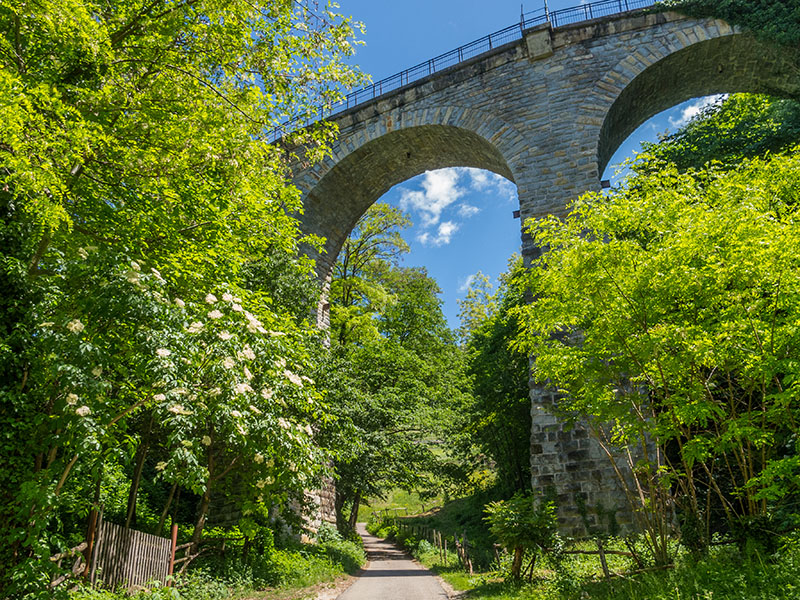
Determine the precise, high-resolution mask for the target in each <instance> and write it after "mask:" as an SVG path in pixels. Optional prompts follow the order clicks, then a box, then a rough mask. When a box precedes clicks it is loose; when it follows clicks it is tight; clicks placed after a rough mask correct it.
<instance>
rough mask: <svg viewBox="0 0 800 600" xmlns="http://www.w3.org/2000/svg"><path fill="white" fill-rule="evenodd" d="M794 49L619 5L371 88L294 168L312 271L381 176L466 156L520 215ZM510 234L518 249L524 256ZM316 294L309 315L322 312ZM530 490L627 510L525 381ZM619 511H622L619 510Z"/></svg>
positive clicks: (762, 89)
mask: <svg viewBox="0 0 800 600" xmlns="http://www.w3.org/2000/svg"><path fill="white" fill-rule="evenodd" d="M798 64H800V62H798V60H797V56H796V55H795V54H793V53H792V52H789V51H788V50H787V49H785V48H783V49H782V48H777V47H772V46H770V45H767V44H765V43H762V42H759V41H757V40H756V39H755V38H754V37H753V36H751V35H749V34H746V33H743V32H741V31H739V30H737V29H736V28H732V27H731V26H729V25H728V24H727V23H725V22H723V21H719V20H711V19H709V20H697V19H692V18H687V17H685V16H683V15H680V14H678V13H673V12H666V13H648V12H643V11H632V12H626V13H621V14H617V15H614V16H610V17H604V18H600V19H595V20H591V21H584V22H580V23H577V24H574V25H569V26H565V27H559V28H556V29H553V28H551V26H550V25H549V24H544V25H540V26H538V27H534V28H531V29H528V30H524V31H522V34H521V39H519V40H516V41H512V42H510V43H507V44H505V45H503V46H500V47H497V48H494V49H493V50H490V51H488V52H485V53H483V54H481V55H479V56H476V57H474V58H473V59H470V60H468V61H465V62H461V63H460V64H457V65H455V66H453V67H450V68H448V69H446V70H444V71H441V72H439V73H435V74H432V75H430V76H428V77H425V78H423V79H421V80H419V81H416V82H412V83H411V84H408V85H405V86H404V87H401V88H400V89H398V90H396V91H393V92H390V93H387V94H384V95H382V96H379V97H377V98H375V99H373V100H370V101H368V102H365V103H362V104H359V105H358V106H355V107H354V108H351V109H349V110H347V111H344V112H341V113H339V114H337V115H335V116H333V117H332V118H331V119H332V120H333V121H335V122H336V123H338V125H339V128H340V133H339V137H338V141H337V142H336V143H335V144H334V146H333V152H332V156H331V157H330V158H329V159H327V160H325V161H324V162H322V163H321V164H317V165H315V166H313V167H305V168H301V167H297V169H296V170H295V172H294V182H295V184H296V185H297V186H298V187H299V189H300V190H301V191H302V193H303V195H304V207H305V215H304V216H303V225H304V227H305V230H306V231H307V232H309V233H314V234H318V235H320V236H322V237H324V238H325V239H326V240H327V241H326V245H325V252H324V253H323V254H321V255H316V256H315V259H316V260H317V266H318V274H319V276H320V278H321V279H322V280H323V281H325V280H326V279H328V278H329V277H330V272H331V269H332V264H333V262H334V261H335V259H336V256H337V254H338V252H339V249H340V248H341V246H342V244H343V242H344V240H345V239H346V237H347V235H348V234H349V233H350V231H351V229H352V227H353V226H354V225H355V223H356V221H357V220H358V219H359V218H360V217H361V215H362V214H363V213H364V211H365V210H366V209H367V208H368V207H369V206H370V205H371V204H372V203H374V202H375V201H376V200H378V199H379V198H380V197H381V196H382V195H383V194H384V193H385V192H387V191H388V190H389V189H390V188H391V187H392V186H393V185H395V184H397V183H400V182H402V181H404V180H406V179H408V178H410V177H413V176H415V175H418V174H420V173H423V172H424V171H426V170H432V169H439V168H444V167H456V166H459V167H477V168H481V169H487V170H489V171H493V172H495V173H498V174H500V175H502V176H504V177H506V178H508V179H509V180H511V181H512V182H513V183H514V184H516V186H517V190H518V195H519V202H520V213H521V217H522V222H523V223H524V222H525V220H526V219H529V218H532V217H540V216H544V215H547V214H555V215H562V216H563V215H564V213H565V208H566V206H567V203H568V202H569V201H570V200H571V199H573V198H575V197H576V196H578V195H579V194H581V193H583V192H586V191H590V190H599V189H600V188H601V182H600V176H601V174H602V172H603V170H604V169H605V167H606V165H607V163H608V161H609V159H610V158H611V156H612V155H613V153H614V152H615V150H616V149H617V147H618V146H619V145H620V144H621V143H622V142H623V141H624V140H625V139H626V138H627V137H628V136H629V135H630V134H631V133H632V132H633V131H634V130H635V129H636V128H637V127H638V126H639V125H641V124H642V123H644V122H645V121H646V120H647V119H649V118H650V117H652V116H654V115H656V114H657V113H659V112H661V111H663V110H666V109H668V108H671V107H672V106H674V105H676V104H678V103H680V102H683V101H685V100H688V99H691V98H695V97H699V96H706V95H710V94H718V93H725V92H729V93H732V92H757V93H766V94H772V95H776V96H784V97H797V96H800V75H799V74H800V69H799V68H798ZM537 252H538V250H537V248H535V247H534V246H533V245H532V243H531V242H530V240H529V239H527V238H526V236H525V234H524V233H523V234H522V253H523V256H524V257H525V258H526V260H527V261H528V262H530V261H531V260H532V259H533V258H535V257H536V256H537ZM325 306H326V305H324V304H322V305H321V308H320V310H321V314H320V317H321V319H323V320H325V315H324V314H322V313H324V310H325ZM531 399H532V423H533V427H532V432H531V471H532V485H533V488H534V489H544V488H547V487H553V488H555V491H556V492H557V494H558V498H559V504H560V505H561V507H562V525H563V527H564V529H565V531H567V532H568V533H579V532H580V529H581V528H582V526H581V525H580V520H579V519H577V518H576V515H575V512H574V510H573V511H570V510H569V506H573V507H574V506H575V503H574V499H575V494H576V493H580V494H582V495H583V497H584V499H585V500H586V504H587V505H588V506H590V507H592V506H595V505H596V504H597V503H601V504H602V505H603V506H605V507H606V508H609V507H616V508H619V509H621V513H622V514H623V515H624V514H625V513H626V512H627V509H626V506H625V504H626V503H625V500H624V497H622V496H621V495H620V491H619V489H618V487H617V484H616V476H615V474H614V470H613V468H612V465H611V464H610V462H609V460H608V458H607V457H606V456H605V455H604V454H603V453H602V451H601V450H600V448H599V446H598V444H597V443H596V442H594V441H593V439H591V438H590V437H589V436H588V434H587V432H586V431H585V430H583V429H581V428H575V429H572V430H566V429H565V428H564V427H563V426H562V425H561V424H560V423H559V421H558V420H557V419H556V418H555V417H553V416H552V415H551V412H550V409H551V407H552V404H553V402H554V401H555V396H554V393H553V392H552V391H551V390H547V389H544V388H539V387H536V386H533V387H532V389H531ZM623 520H624V519H623Z"/></svg>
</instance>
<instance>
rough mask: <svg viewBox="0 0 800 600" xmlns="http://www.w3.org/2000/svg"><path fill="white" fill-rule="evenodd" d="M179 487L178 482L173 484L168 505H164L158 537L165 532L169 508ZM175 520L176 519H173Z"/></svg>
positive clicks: (157, 530)
mask: <svg viewBox="0 0 800 600" xmlns="http://www.w3.org/2000/svg"><path fill="white" fill-rule="evenodd" d="M177 487H178V482H177V481H176V482H175V483H173V484H172V489H171V490H170V491H169V497H168V498H167V503H166V504H164V510H163V511H161V518H160V519H159V521H158V527H157V528H156V535H159V536H160V535H161V532H162V531H164V521H166V520H167V514H168V513H169V507H170V505H171V504H172V498H173V497H174V496H175V488H177ZM173 520H174V519H173Z"/></svg>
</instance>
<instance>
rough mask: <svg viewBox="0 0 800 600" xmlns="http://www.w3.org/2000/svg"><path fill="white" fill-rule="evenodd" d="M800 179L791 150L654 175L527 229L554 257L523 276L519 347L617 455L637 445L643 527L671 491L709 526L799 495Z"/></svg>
mask: <svg viewBox="0 0 800 600" xmlns="http://www.w3.org/2000/svg"><path fill="white" fill-rule="evenodd" d="M798 175H800V157H799V156H798V154H797V153H796V152H792V153H789V154H787V155H785V156H778V157H775V158H773V159H772V160H770V161H765V160H761V159H754V160H752V161H749V162H745V163H743V164H742V165H741V166H740V167H739V169H738V170H736V171H730V172H724V171H722V172H717V171H715V170H714V169H710V170H707V171H701V172H688V173H679V172H678V170H677V169H676V168H675V167H674V166H667V167H666V168H664V169H663V170H662V171H660V172H656V173H651V172H647V169H644V170H643V173H641V174H639V175H637V176H635V177H634V178H632V179H631V181H630V182H629V186H628V187H627V188H625V189H619V190H615V191H614V192H613V193H612V194H610V195H608V196H602V195H599V194H590V195H587V196H585V197H584V198H582V199H580V200H579V201H576V202H575V203H574V204H573V206H572V212H571V213H570V215H569V216H568V217H567V218H566V219H565V220H563V221H560V220H557V219H543V220H540V221H536V222H532V223H531V226H532V233H533V235H534V237H535V239H536V241H537V243H539V244H541V245H542V246H547V247H549V248H550V249H551V250H550V251H549V252H548V253H546V254H544V255H543V256H542V258H541V259H540V260H539V264H538V265H537V266H539V267H541V268H537V269H534V270H532V271H531V273H530V275H529V276H528V277H527V278H526V284H527V285H530V286H531V289H532V291H533V294H534V298H535V300H534V302H533V303H532V304H531V305H530V306H529V307H524V308H522V309H520V316H521V317H522V319H523V322H524V334H523V336H522V338H521V340H520V348H524V349H526V350H528V351H530V352H531V353H532V354H535V355H536V356H537V360H536V362H535V365H534V367H533V376H534V377H535V378H536V380H537V381H540V382H552V383H553V384H554V385H556V386H557V387H558V388H559V389H561V390H562V391H563V392H564V393H565V396H564V398H563V400H562V401H561V402H560V404H559V410H560V411H561V412H563V414H564V415H565V416H568V415H570V414H572V415H585V416H587V417H588V418H589V419H590V421H591V422H593V423H594V424H595V431H596V433H597V435H598V436H599V438H600V439H601V442H603V443H604V445H606V447H608V448H612V447H615V446H616V447H625V446H631V445H638V446H639V447H640V448H641V450H640V454H639V460H638V461H637V462H635V463H632V464H631V466H632V467H634V469H633V471H634V473H638V474H639V475H641V476H645V475H646V476H645V480H646V486H645V487H646V489H647V490H649V495H648V496H647V497H643V496H642V497H643V498H644V499H645V501H646V502H645V504H644V506H643V508H647V511H645V512H643V513H642V514H643V515H647V514H651V515H653V518H655V515H656V513H657V514H661V515H665V514H668V513H667V512H666V511H668V507H669V506H670V505H671V503H670V502H669V501H667V500H666V499H665V498H664V495H665V494H668V493H669V491H670V490H672V491H673V492H676V493H677V492H679V493H678V494H677V498H676V499H677V500H678V501H679V505H680V506H681V507H682V508H683V509H684V510H686V511H688V512H691V513H692V514H694V515H697V516H698V517H699V518H700V519H701V521H702V522H705V523H706V524H707V525H708V518H709V514H708V513H707V512H706V511H705V509H704V508H703V507H704V506H705V505H706V504H707V503H712V498H713V503H714V504H715V505H716V506H719V507H720V509H721V510H723V511H724V512H725V514H726V515H727V517H728V519H729V521H730V522H734V521H735V520H736V519H738V518H741V517H752V516H757V515H765V514H767V513H769V512H770V511H773V510H776V509H778V508H779V507H780V506H781V505H782V504H784V503H786V502H789V501H791V499H792V497H793V496H794V495H796V494H797V493H798V484H799V483H800V479H799V478H798V477H799V476H800V474H799V473H798V472H797V471H796V469H795V463H796V458H795V457H796V455H797V452H798V447H797V445H796V441H797V438H796V431H797V428H796V423H797V419H798V416H800V415H798V414H797V406H796V403H795V402H794V401H793V400H792V398H794V397H795V396H796V382H797V379H798V378H797V367H798V363H797V361H796V360H795V358H794V357H795V356H796V354H797V350H798V342H799V340H798V329H797V323H798V317H799V316H800V315H798V313H797V310H798V307H800V303H798V299H799V298H800V296H798V291H799V290H800V285H799V284H800V264H798V262H797V256H796V253H795V252H794V251H793V248H795V247H796V245H797V244H798V241H800V240H798V237H797V236H798V228H797V214H796V213H797V208H798V205H797V202H796V199H797V195H798V186H797V182H798ZM605 423H609V424H611V427H610V429H607V428H606V427H605V426H603V425H602V424H605ZM649 440H652V441H655V442H656V445H657V446H656V452H655V453H653V452H652V449H650V450H649V448H650V446H649V445H648V444H649ZM629 456H632V455H629ZM632 460H633V459H632ZM706 486H708V487H706ZM639 495H640V496H641V493H640V494H639ZM654 508H656V509H657V510H656V511H655V512H651V513H648V511H652V510H653V509H654ZM661 518H663V517H661ZM662 522H663V521H662ZM659 531H660V533H659V536H664V535H665V533H664V531H665V530H664V529H663V528H661V529H660V530H659Z"/></svg>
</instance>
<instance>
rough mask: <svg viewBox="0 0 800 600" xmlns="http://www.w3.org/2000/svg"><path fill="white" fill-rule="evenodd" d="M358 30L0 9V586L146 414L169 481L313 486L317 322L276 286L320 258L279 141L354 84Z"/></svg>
mask: <svg viewBox="0 0 800 600" xmlns="http://www.w3.org/2000/svg"><path fill="white" fill-rule="evenodd" d="M352 33H353V30H352V26H351V23H350V21H349V20H347V19H342V18H340V17H339V16H338V15H336V14H334V13H333V12H332V11H331V10H330V8H329V7H319V8H317V7H316V6H315V5H312V4H306V3H290V2H277V1H267V2H255V3H254V2H244V1H238V0H233V1H231V2H224V3H217V2H211V1H205V0H202V1H185V2H184V1H181V2H174V3H167V4H165V3H161V2H149V1H148V2H144V1H134V2H116V1H114V2H106V1H103V2H99V1H98V2H92V1H89V2H73V1H66V2H64V1H60V0H59V1H44V2H38V3H19V2H7V1H6V2H0V106H2V107H3V120H2V122H1V123H0V139H2V140H3V141H2V144H0V178H2V184H0V238H1V239H2V240H3V244H2V253H1V254H0V266H1V267H2V276H0V287H2V290H3V298H2V300H1V301H0V310H2V311H3V312H2V314H0V331H1V332H2V335H3V337H2V341H1V342H0V381H1V382H2V383H0V425H1V428H2V430H3V432H4V434H3V442H2V444H3V446H2V456H3V460H2V467H0V490H2V492H0V493H1V494H2V500H3V501H2V502H1V503H0V504H1V505H2V507H0V522H1V523H3V528H2V540H3V544H2V549H0V564H2V565H3V569H2V572H3V580H2V581H0V590H1V591H2V592H4V593H8V594H11V593H14V594H18V595H19V594H23V593H25V592H28V591H34V590H36V589H41V586H42V585H46V583H47V580H48V574H47V573H46V569H43V568H42V566H47V565H49V564H50V563H49V561H47V556H48V555H49V554H50V553H51V552H52V551H53V550H56V549H63V545H64V544H65V543H66V540H65V539H64V538H63V537H62V535H63V534H64V533H65V527H67V526H68V525H69V523H61V524H59V523H58V522H56V520H54V518H53V515H54V514H55V513H56V511H59V510H61V509H62V508H64V507H65V506H66V501H65V500H64V494H65V492H66V491H67V490H70V489H71V488H72V492H73V493H72V494H71V496H72V497H73V498H83V499H84V501H83V503H82V504H80V505H79V506H77V507H74V508H75V512H74V513H73V514H71V515H70V519H69V520H70V521H72V522H74V521H75V520H76V519H78V518H79V517H80V516H81V515H82V514H83V515H85V511H86V510H87V509H88V506H87V505H88V504H89V501H90V500H91V499H92V498H93V497H94V496H95V494H94V492H93V491H92V490H93V488H94V487H95V486H94V482H95V481H97V488H96V489H98V490H99V489H100V488H101V487H102V486H101V483H102V478H103V473H104V472H105V473H107V474H108V473H110V472H111V471H112V469H111V468H109V469H108V470H105V471H104V469H103V465H104V463H105V462H106V461H107V460H111V457H113V456H114V455H117V454H120V451H121V450H122V449H129V450H130V454H133V452H134V450H135V448H136V447H137V446H139V447H141V443H142V441H143V440H144V439H145V438H146V435H152V431H151V432H150V434H146V432H147V431H148V427H147V423H149V422H150V421H151V420H152V417H154V418H155V419H157V420H158V422H159V425H160V426H162V427H163V428H164V429H163V431H164V432H166V436H165V440H166V441H165V446H166V448H165V449H164V450H165V452H164V455H163V457H162V458H164V460H163V462H164V467H163V469H161V470H160V475H159V477H163V478H165V480H167V481H169V482H171V481H176V482H180V484H181V485H182V486H185V487H186V488H187V489H193V490H195V491H198V492H199V493H201V494H203V495H205V494H207V492H208V490H209V489H210V488H211V482H212V481H214V482H216V481H221V480H220V479H217V477H222V474H225V475H226V476H228V475H229V474H231V473H234V471H235V470H236V469H241V470H240V471H239V474H244V473H246V474H247V477H248V483H254V482H257V481H266V477H267V475H268V473H267V467H266V466H264V465H268V464H269V476H270V477H273V478H275V479H276V480H281V478H283V480H282V483H285V484H286V485H289V480H291V481H292V482H293V483H291V486H292V487H295V488H297V489H300V488H302V486H303V485H305V481H301V480H303V479H305V477H306V475H308V471H307V470H306V469H305V467H303V468H299V469H298V468H297V467H298V465H307V464H313V463H314V462H319V461H317V460H316V459H315V458H314V457H316V456H317V451H316V449H315V448H314V447H313V445H312V444H310V443H309V442H308V439H307V438H308V432H307V431H306V429H305V428H306V426H307V425H308V423H309V420H310V418H311V415H312V414H313V412H309V411H316V410H317V408H316V407H317V406H318V405H317V401H316V400H315V393H314V392H313V390H312V389H310V388H311V384H310V383H309V382H307V381H305V380H303V379H301V373H303V371H304V370H305V369H307V368H309V365H310V358H309V353H308V350H307V347H308V345H309V344H310V343H312V342H311V339H312V337H313V334H312V333H311V327H310V326H309V325H308V324H307V323H304V320H303V319H301V318H298V316H297V314H296V313H295V312H294V311H293V309H291V308H290V307H286V306H282V305H281V301H283V300H284V299H286V298H289V297H291V294H290V293H289V292H291V288H289V287H287V286H281V285H272V284H271V282H270V281H268V280H266V278H273V279H274V280H277V279H280V280H281V281H286V280H287V279H291V278H292V277H294V278H298V279H299V278H307V277H308V276H309V273H310V271H311V270H310V265H309V262H308V261H307V260H304V259H302V258H299V257H298V253H297V249H298V247H299V244H300V242H301V240H300V236H299V233H298V228H297V222H296V219H295V218H294V217H293V216H292V215H293V214H295V213H296V212H297V211H299V210H300V209H301V206H300V204H299V192H298V191H297V190H295V189H293V188H292V187H290V186H288V185H287V183H286V181H287V176H288V172H287V166H286V165H287V160H286V159H287V158H288V156H287V155H286V153H285V150H282V149H280V148H279V147H278V146H275V145H271V144H270V143H269V140H270V134H269V132H270V129H271V128H272V127H274V126H275V125H277V124H278V123H280V122H281V121H283V120H284V119H286V118H288V117H293V116H301V117H305V116H311V117H313V116H314V114H315V109H314V108H313V107H315V106H318V105H320V104H323V103H325V102H327V101H330V100H335V99H336V98H337V97H338V96H339V94H340V91H339V90H340V89H341V87H342V86H347V85H349V84H352V83H354V82H356V81H358V80H359V77H358V76H357V75H356V74H355V73H354V72H353V71H352V70H351V69H350V68H349V67H347V66H345V65H344V64H343V62H342V61H343V59H344V58H346V57H347V56H349V55H350V54H351V53H352V43H351V39H352ZM332 133H333V131H332V130H331V129H330V128H329V127H320V128H316V129H314V130H313V131H309V132H305V131H301V132H298V133H297V134H294V135H292V136H290V137H291V138H292V139H291V140H290V141H291V142H293V143H303V144H304V145H305V147H306V148H307V149H308V150H307V151H308V156H309V158H310V159H311V160H313V159H315V158H318V157H320V156H321V155H323V154H324V152H325V151H326V141H327V140H329V139H330V136H331V134H332ZM265 261H267V263H268V264H266V266H264V265H265ZM258 265H261V266H262V268H261V269H260V270H259V269H256V268H255V266H258ZM276 265H278V266H277V267H276ZM292 293H294V292H292ZM209 294H210V296H208V295H209ZM215 294H216V295H217V296H220V297H222V296H223V294H224V295H225V296H226V297H227V296H230V297H231V298H240V300H233V301H222V302H221V303H219V304H218V303H217V302H220V301H216V302H214V305H215V306H210V305H208V304H207V303H206V300H205V299H204V298H206V297H209V298H210V297H212V296H213V295H215ZM223 324H224V327H225V328H223V327H222V325H223ZM229 336H230V337H229ZM240 354H241V355H242V356H244V358H241V357H240V356H239V355H240ZM251 356H254V357H256V358H250V357H251ZM228 359H231V360H233V362H234V365H233V367H229V362H230V361H229V360H228ZM289 374H291V377H290V375H289ZM287 378H288V379H287ZM295 380H297V381H298V382H299V384H295V383H294V381H295ZM286 381H289V383H288V384H287V383H286ZM300 385H302V386H303V387H302V388H301V387H300ZM217 390H219V393H217ZM263 390H274V391H275V396H274V397H273V398H272V399H270V398H264V396H260V395H259V394H260V393H261V391H263ZM309 401H311V402H309ZM284 403H285V405H284ZM310 407H315V408H313V409H312V408H310ZM259 411H260V412H259ZM148 417H151V418H148ZM278 419H284V420H285V421H286V423H287V424H288V427H283V426H282V425H281V422H280V421H278ZM298 426H299V427H300V428H302V430H303V432H300V430H299V429H297V427H298ZM243 432H244V433H243ZM205 440H210V441H211V443H209V444H206V443H204V441H205ZM262 442H263V444H264V445H263V446H261V450H260V451H257V450H256V448H257V446H258V445H259V444H261V443H262ZM309 451H310V453H309ZM124 452H125V450H122V453H124ZM257 452H260V454H262V455H264V456H265V461H264V462H263V463H257V464H260V465H262V466H259V467H254V466H253V462H254V461H255V459H254V457H255V455H256V453H257ZM142 454H144V452H143V451H142V452H140V455H142ZM273 454H274V455H275V456H281V457H284V459H285V460H281V461H275V462H274V463H272V462H269V456H270V455H273ZM114 460H116V459H114ZM137 461H138V459H137ZM122 462H127V461H126V460H122ZM287 462H291V463H293V466H292V465H289V467H288V468H287ZM212 463H213V464H212ZM231 465H233V466H231ZM111 466H113V465H111V464H110V463H109V467H111ZM293 468H294V469H295V470H293ZM295 471H297V472H296V473H295ZM288 472H291V473H293V475H291V476H288V477H286V476H284V475H282V473H288ZM256 477H257V478H258V479H256ZM81 482H83V483H81ZM81 485H83V491H81V489H80V486H81ZM264 485H265V487H266V486H267V484H266V483H265V484H264ZM74 486H78V489H74ZM137 487H138V486H137ZM251 487H252V486H251ZM257 492H258V490H257V489H253V490H252V493H250V494H249V497H248V498H249V501H257V499H258V496H259V495H261V494H260V492H258V493H257ZM132 494H133V496H134V499H133V501H134V503H135V494H136V492H135V490H134V491H133V492H132ZM206 508H207V507H206ZM203 513H204V509H203V507H202V506H201V507H200V510H199V511H198V514H197V518H198V523H199V526H198V528H197V530H196V531H197V533H198V535H199V533H200V532H201V531H202V518H203ZM32 565H39V566H38V567H34V566H32ZM37 586H39V587H38V588H37ZM43 593H44V595H45V596H48V597H49V595H50V593H49V592H43Z"/></svg>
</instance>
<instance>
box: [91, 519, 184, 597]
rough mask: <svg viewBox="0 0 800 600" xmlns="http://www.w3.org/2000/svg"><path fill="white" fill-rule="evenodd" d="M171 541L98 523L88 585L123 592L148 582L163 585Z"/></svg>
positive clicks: (168, 561) (169, 556)
mask: <svg viewBox="0 0 800 600" xmlns="http://www.w3.org/2000/svg"><path fill="white" fill-rule="evenodd" d="M171 555H172V540H171V539H170V538H162V537H158V536H155V535H150V534H149V533H144V532H142V531H136V530H134V529H125V528H124V527H120V526H119V525H115V524H114V523H108V522H105V521H103V520H102V515H101V516H100V519H99V523H98V526H97V541H96V543H95V551H94V559H93V560H92V567H91V575H90V581H91V582H92V584H93V585H94V584H95V583H102V584H103V585H104V586H105V587H107V588H110V589H112V590H113V589H116V588H118V587H121V586H122V587H124V588H125V589H127V590H130V589H133V588H135V587H139V586H142V585H144V584H146V583H147V582H148V581H152V580H154V579H157V580H159V581H162V582H163V581H164V580H165V579H166V577H167V574H168V572H169V564H170V558H171Z"/></svg>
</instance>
